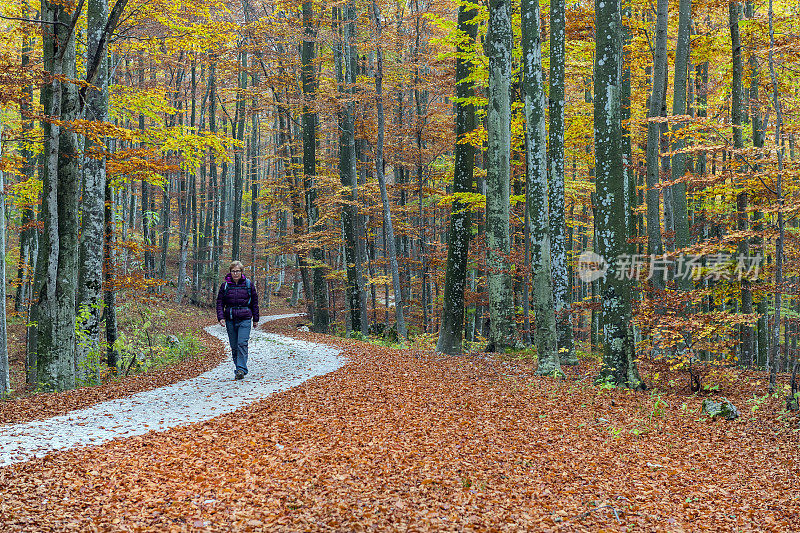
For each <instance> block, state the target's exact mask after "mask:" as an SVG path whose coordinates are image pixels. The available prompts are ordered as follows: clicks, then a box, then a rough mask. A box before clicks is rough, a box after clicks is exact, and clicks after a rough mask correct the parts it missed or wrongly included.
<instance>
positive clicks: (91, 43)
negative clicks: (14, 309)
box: [75, 0, 108, 380]
mask: <svg viewBox="0 0 800 533" xmlns="http://www.w3.org/2000/svg"><path fill="white" fill-rule="evenodd" d="M86 18H87V26H88V27H87V38H88V46H87V48H86V60H87V63H89V62H90V61H91V58H92V57H94V55H95V54H97V53H98V51H99V50H98V49H99V48H100V47H101V46H102V45H101V40H102V38H103V34H104V29H105V25H106V21H107V19H108V4H107V0H89V4H88V11H87V14H86ZM105 59H106V58H105V57H103V60H101V61H100V63H99V65H98V68H97V74H96V76H95V81H94V84H93V85H94V87H95V88H92V89H91V90H89V91H87V93H86V104H85V105H86V108H85V109H86V118H87V119H88V120H94V121H97V122H106V121H107V120H108V74H107V72H108V71H107V68H106V67H107V64H108V63H107V61H106V60H105ZM105 149H106V147H105V143H103V142H95V141H94V140H93V139H92V138H91V136H87V137H86V140H85V145H84V151H85V154H86V159H85V163H84V168H83V195H82V197H81V205H82V207H83V213H82V216H81V236H80V270H79V273H78V309H79V311H80V322H79V324H78V326H79V329H80V333H79V337H78V346H77V348H76V354H75V355H76V361H75V367H76V370H77V373H78V379H82V380H87V379H92V378H93V374H94V373H95V372H96V371H97V369H96V368H92V366H93V362H92V361H91V360H90V356H91V354H92V353H95V354H97V351H98V346H99V341H100V338H99V335H100V308H101V301H100V299H101V291H102V284H103V235H104V213H105V189H106V158H105V155H104V152H105ZM97 355H99V354H97Z"/></svg>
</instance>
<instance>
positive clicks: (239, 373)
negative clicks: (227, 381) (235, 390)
mask: <svg viewBox="0 0 800 533" xmlns="http://www.w3.org/2000/svg"><path fill="white" fill-rule="evenodd" d="M236 379H237V380H238V379H244V372H242V371H241V370H237V371H236Z"/></svg>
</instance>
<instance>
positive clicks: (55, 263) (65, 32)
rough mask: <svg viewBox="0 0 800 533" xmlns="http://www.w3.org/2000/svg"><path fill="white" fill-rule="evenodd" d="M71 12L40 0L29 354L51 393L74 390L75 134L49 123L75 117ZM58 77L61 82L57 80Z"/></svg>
mask: <svg viewBox="0 0 800 533" xmlns="http://www.w3.org/2000/svg"><path fill="white" fill-rule="evenodd" d="M70 13H71V10H68V9H67V7H66V6H61V5H52V4H50V3H49V2H48V1H47V0H43V2H42V20H43V21H44V22H43V24H42V32H43V40H42V41H43V53H44V68H45V70H46V71H47V72H49V73H50V74H51V79H52V81H51V83H49V84H48V85H47V86H46V87H45V88H44V89H43V91H42V93H43V95H42V96H43V103H44V104H45V105H44V109H45V113H46V114H47V115H48V118H47V119H46V120H45V121H44V133H45V146H44V153H45V166H44V168H43V170H44V172H43V176H42V178H43V179H42V181H43V198H44V201H43V202H42V215H43V216H42V218H43V220H44V236H45V238H44V239H43V242H42V246H41V247H40V257H39V260H38V261H37V263H38V264H37V272H36V278H37V281H36V294H37V295H38V302H37V304H36V305H35V306H34V309H33V310H32V312H31V323H32V324H35V326H32V327H31V330H32V331H30V332H29V347H28V349H29V350H32V351H33V352H34V353H36V374H37V376H36V379H37V380H38V381H39V382H41V383H43V384H44V386H45V387H47V388H50V389H57V390H63V389H69V388H72V387H74V386H75V302H76V293H77V279H78V228H79V223H78V193H79V188H80V187H79V185H80V181H79V176H78V174H79V173H78V161H79V157H78V149H77V136H76V135H75V133H74V132H71V131H69V130H68V129H66V128H61V127H60V126H59V124H58V123H55V122H53V121H54V120H59V121H63V122H64V123H69V122H71V121H74V120H75V119H76V118H77V117H78V91H77V87H76V86H75V84H73V83H63V82H62V81H61V80H62V79H74V78H75V41H74V39H73V29H74V25H73V23H72V16H71V14H70ZM62 77H63V78H62Z"/></svg>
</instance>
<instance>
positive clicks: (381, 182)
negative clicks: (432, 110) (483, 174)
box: [372, 0, 408, 339]
mask: <svg viewBox="0 0 800 533" xmlns="http://www.w3.org/2000/svg"><path fill="white" fill-rule="evenodd" d="M372 14H373V16H374V18H375V33H376V34H375V43H376V46H377V50H376V54H377V68H376V69H375V102H376V105H377V112H378V144H377V146H376V147H375V177H376V178H377V179H378V187H379V188H380V190H381V203H382V204H383V230H384V241H385V243H386V255H387V256H388V257H389V266H390V268H391V271H392V288H393V292H394V316H395V321H396V323H397V335H398V336H399V337H400V338H401V339H407V338H408V331H407V329H406V320H405V316H404V315H403V296H402V292H401V290H400V269H399V268H398V266H397V250H396V249H395V240H394V227H393V225H392V212H391V204H390V202H389V193H388V192H387V190H386V178H385V177H384V172H383V141H384V112H383V50H381V47H380V44H381V38H382V33H383V28H382V26H381V13H380V10H379V9H378V4H377V2H376V0H372ZM384 303H385V304H386V306H387V307H388V306H389V302H388V301H387V302H384Z"/></svg>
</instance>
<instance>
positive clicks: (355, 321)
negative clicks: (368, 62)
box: [334, 2, 367, 335]
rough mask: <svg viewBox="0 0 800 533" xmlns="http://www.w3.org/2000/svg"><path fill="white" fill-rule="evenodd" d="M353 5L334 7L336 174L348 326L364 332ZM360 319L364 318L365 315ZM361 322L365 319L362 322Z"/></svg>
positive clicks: (349, 3)
mask: <svg viewBox="0 0 800 533" xmlns="http://www.w3.org/2000/svg"><path fill="white" fill-rule="evenodd" d="M355 17H356V14H355V7H353V4H352V2H348V3H347V4H346V5H344V6H343V7H336V8H334V19H335V20H336V24H337V35H338V39H337V46H336V49H335V50H334V56H335V61H336V78H337V82H338V86H339V95H340V97H341V98H342V100H343V102H341V103H340V105H339V109H338V113H337V114H338V121H339V175H340V179H341V183H342V197H343V202H342V233H343V235H344V261H345V269H346V271H347V287H346V292H347V302H348V308H349V310H350V325H351V327H352V328H353V330H358V331H361V333H362V334H364V335H366V334H367V331H365V328H364V324H363V323H362V313H361V292H362V287H361V283H360V282H361V275H360V273H359V270H360V268H361V267H362V265H361V261H360V257H358V256H357V249H358V243H357V242H356V240H357V237H356V224H357V219H358V205H357V202H358V176H357V174H356V173H357V170H356V139H355V127H356V125H355V102H354V101H353V97H354V87H353V86H354V84H355V81H356V73H355V69H356V62H357V60H358V57H357V53H356V52H355V46H354V45H353V44H352V42H353V41H354V40H355V38H356V35H355ZM363 318H366V317H365V316H364V317H363ZM364 322H365V321H364Z"/></svg>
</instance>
